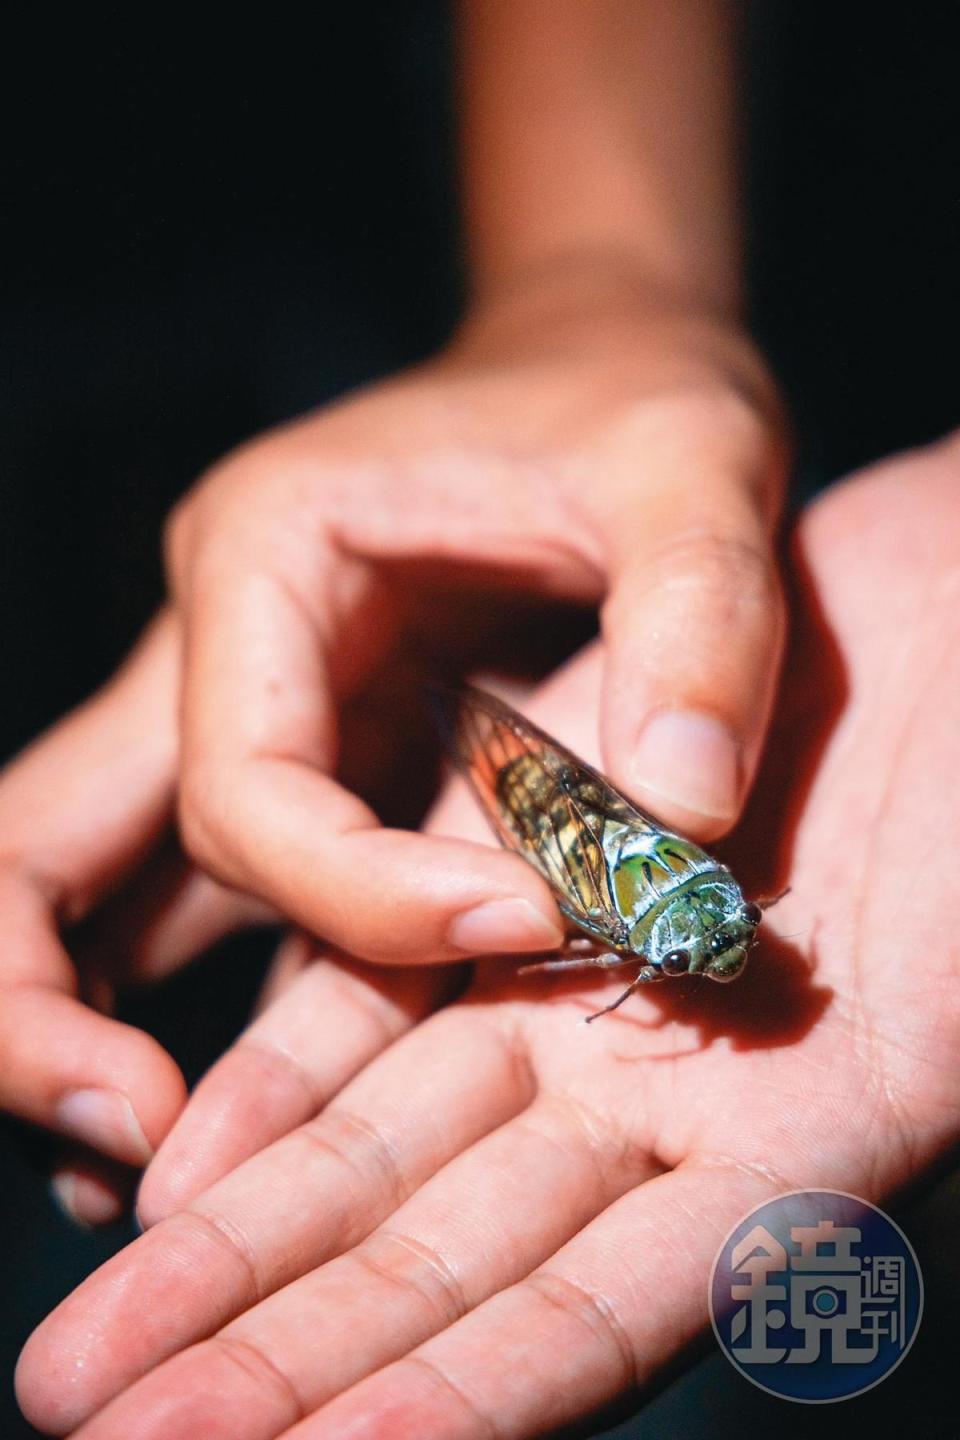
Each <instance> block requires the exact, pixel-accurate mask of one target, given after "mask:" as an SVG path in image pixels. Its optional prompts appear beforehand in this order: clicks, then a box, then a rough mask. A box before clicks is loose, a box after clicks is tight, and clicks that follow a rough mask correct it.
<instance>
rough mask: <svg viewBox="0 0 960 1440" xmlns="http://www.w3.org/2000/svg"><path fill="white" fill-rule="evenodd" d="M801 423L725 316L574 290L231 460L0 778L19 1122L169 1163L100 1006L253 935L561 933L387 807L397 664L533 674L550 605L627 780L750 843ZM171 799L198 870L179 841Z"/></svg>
mask: <svg viewBox="0 0 960 1440" xmlns="http://www.w3.org/2000/svg"><path fill="white" fill-rule="evenodd" d="M772 408H773V407H772V402H771V400H770V387H769V383H768V382H767V380H766V379H765V377H764V375H763V371H762V367H761V366H760V364H759V362H758V361H757V360H756V358H755V356H754V355H753V353H752V351H751V350H750V347H749V346H748V344H747V343H746V342H745V341H744V339H743V337H742V336H741V335H740V334H739V333H738V332H737V331H736V330H735V328H734V327H732V325H731V324H729V323H728V322H726V321H721V320H718V319H716V318H714V317H711V316H709V315H702V314H699V313H692V312H690V311H689V310H686V309H683V308H682V307H681V306H680V305H679V304H671V302H670V301H669V297H663V296H651V294H650V293H649V291H648V290H647V289H645V288H644V287H641V286H637V285H636V284H635V283H634V282H633V281H632V280H631V279H629V278H627V277H624V276H619V275H616V276H608V275H591V276H589V277H586V278H584V277H582V276H577V277H573V279H570V278H569V277H567V278H565V277H564V275H559V276H554V277H553V278H552V279H550V281H549V283H545V284H542V285H537V284H534V283H532V282H530V283H527V284H526V285H525V286H524V287H523V288H522V290H521V291H518V292H517V293H513V292H511V293H504V294H502V295H499V296H497V297H496V298H495V299H490V300H488V301H487V302H486V303H485V305H484V307H483V309H482V310H480V311H478V312H477V313H475V314H474V315H473V316H472V317H471V319H470V321H469V322H468V323H467V324H466V326H465V327H464V329H463V331H462V333H461V334H460V335H458V337H457V338H456V340H455V342H454V343H453V344H452V346H451V347H450V348H449V349H448V350H447V351H446V352H445V353H444V355H443V356H442V357H441V358H440V359H438V360H435V361H433V362H432V363H430V364H428V365H425V366H423V367H421V368H420V369H418V370H416V371H414V372H412V373H410V374H408V375H406V376H405V377H402V378H401V379H399V380H394V381H391V382H390V383H388V384H384V385H382V386H379V387H376V388H372V389H370V390H369V391H367V392H365V393H361V394H360V395H358V396H356V397H354V398H352V399H350V400H348V401H347V402H345V403H343V404H341V405H339V406H335V407H333V408H330V409H327V410H324V411H322V412H319V413H317V414H316V415H314V416H311V417H308V418H307V419H305V420H302V421H300V422H298V423H296V424H292V425H290V426H288V427H286V428H284V429H282V430H280V431H278V432H276V433H274V434H272V435H269V436H267V437H265V438H262V439H259V440H257V441H255V442H253V443H251V444H249V445H247V446H245V447H244V448H243V449H241V450H240V451H238V452H237V453H236V454H234V455H232V456H230V457H228V458H227V459H226V460H225V461H223V462H222V463H221V464H219V465H218V466H216V467H215V469H214V470H213V471H212V472H211V474H209V475H208V476H207V477H206V478H205V479H204V480H202V481H201V483H200V484H199V485H198V486H197V487H196V489H195V490H194V491H193V492H192V493H191V494H190V495H188V496H187V497H186V499H185V500H184V501H183V502H182V503H181V504H180V505H179V506H178V508H177V511H176V513H175V515H174V516H173V519H172V522H171V525H170V530H169V543H168V553H169V570H170V583H171V601H170V605H169V607H168V610H167V612H166V613H165V615H164V616H163V617H162V618H161V619H160V620H159V621H158V622H157V623H156V625H155V626H154V627H152V629H151V632H150V634H149V635H148V636H147V637H146V638H145V640H144V642H143V644H142V645H141V646H140V648H139V650H138V652H137V653H136V654H135V655H134V656H133V658H132V659H131V661H130V662H129V663H128V665H127V666H126V667H125V668H124V670H123V671H122V672H121V673H120V674H119V675H118V677H117V678H116V679H115V680H114V681H113V682H111V684H110V685H108V686H107V687H106V688H105V690H104V691H103V692H102V693H101V694H100V695H98V696H97V697H95V698H94V699H93V700H92V701H91V702H90V703H89V704H88V705H87V706H85V707H84V708H83V709H82V710H81V711H80V712H78V713H77V714H75V715H74V716H72V717H70V718H69V719H68V720H67V721H66V722H64V723H63V724H61V725H60V726H59V727H57V728H56V729H55V730H54V731H52V732H51V733H50V734H49V735H48V736H46V737H45V738H44V739H43V740H42V741H40V742H39V743H38V745H36V746H34V747H33V748H32V749H31V750H30V751H28V752H27V753H26V755H24V756H23V757H21V758H20V759H19V760H18V761H16V762H14V764H13V765H12V766H11V767H10V768H9V770H8V771H7V772H6V773H5V775H4V776H3V778H2V779H0V899H2V905H0V915H2V924H3V927H4V928H3V931H2V938H3V945H2V947H0V951H2V956H0V991H2V997H0V1105H3V1106H4V1107H6V1108H8V1109H10V1110H13V1111H15V1112H16V1113H17V1114H19V1115H21V1116H24V1117H25V1118H27V1119H29V1120H33V1121H36V1122H39V1123H41V1124H44V1125H47V1126H50V1127H52V1128H54V1129H56V1130H59V1131H60V1132H61V1133H63V1134H66V1135H69V1136H71V1137H73V1138H75V1139H78V1140H80V1141H81V1142H83V1143H84V1144H86V1145H88V1146H92V1147H94V1148H95V1149H97V1150H100V1151H101V1152H103V1153H104V1154H106V1155H108V1156H111V1157H113V1158H115V1159H117V1160H121V1161H125V1162H128V1163H131V1164H140V1163H142V1162H143V1161H144V1160H145V1159H146V1158H147V1157H148V1156H149V1154H150V1153H151V1151H152V1150H153V1149H154V1148H155V1147H156V1145H157V1143H158V1142H159V1141H160V1139H161V1138H162V1137H163V1135H164V1134H165V1133H166V1131H167V1130H168V1129H169V1126H170V1124H171V1123H172V1121H173V1119H174V1117H175V1116H176V1114H177V1113H178V1111H179V1109H180V1108H181V1106H182V1103H183V1099H184V1091H183V1082H182V1080H181V1078H180V1076H179V1074H178V1072H177V1069H176V1067H175V1066H174V1065H173V1063H172V1062H171V1061H170V1059H169V1057H167V1056H166V1055H165V1054H164V1053H163V1052H162V1051H161V1050H160V1048H159V1047H158V1046H157V1045H156V1044H155V1043H154V1042H153V1041H152V1040H150V1039H149V1037H147V1036H146V1035H144V1034H142V1033H140V1032H139V1031H137V1030H134V1029H132V1028H130V1027H126V1026H121V1025H120V1024H119V1023H118V1022H117V1021H115V1020H113V1019H110V1018H109V1017H108V1016H107V1015H105V1014H102V1013H99V1009H98V1008H97V1007H98V1006H99V1007H100V1008H105V1006H104V1001H105V999H106V997H107V996H108V994H109V990H110V986H111V985H112V983H113V982H114V981H116V980H118V979H119V980H120V981H123V982H126V981H129V980H131V979H135V978H144V977H151V976H155V975H157V974H159V973H162V972H163V971H164V970H167V969H170V968H171V967H172V966H174V965H176V964H179V963H181V962H182V961H183V960H184V959H186V958H188V957H189V956H191V955H192V954H194V953H196V952H197V951H198V950H199V949H202V948H203V946H204V945H205V944H208V943H209V942H210V941H212V940H213V939H215V938H217V937H218V936H219V935H220V934H222V933H223V932H224V931H226V930H229V929H231V928H233V927H235V926H237V925H239V924H242V923H247V922H248V921H249V920H250V919H252V918H262V917H263V916H265V915H269V914H275V913H276V912H277V911H280V912H282V913H283V914H284V915H286V916H292V917H293V918H294V919H295V920H296V921H298V922H300V923H301V924H302V925H303V926H304V927H305V928H306V929H307V930H309V931H310V932H311V933H313V934H316V935H319V936H322V937H323V938H324V939H326V940H328V941H331V942H333V943H334V944H337V945H339V946H341V947H344V948H346V949H348V950H349V951H350V952H351V953H352V954H354V955H357V956H360V957H363V958H367V959H371V958H372V959H376V960H379V961H389V962H393V963H397V962H405V961H415V962H417V963H420V962H423V961H438V960H446V961H451V960H456V959H459V958H462V957H464V956H466V955H471V954H477V953H489V952H497V951H509V952H514V951H521V950H527V951H532V950H542V949H545V948H549V947H551V946H552V945H553V944H555V943H556V942H557V941H558V939H559V938H560V933H561V932H560V927H559V917H558V913H557V910H556V907H555V904H554V902H553V899H552V897H551V895H550V893H549V891H548V890H547V888H546V886H545V885H544V883H543V882H542V880H541V879H540V878H539V876H537V875H536V874H535V872H534V871H533V870H531V869H530V868H529V867H527V866H526V865H524V864H523V863H522V862H521V861H520V860H519V859H518V858H517V857H515V856H512V855H509V854H507V853H505V852H500V851H497V850H495V849H491V848H490V847H489V846H488V845H483V846H481V845H477V844H474V843H468V842H466V841H463V840H459V839H451V838H444V839H441V838H438V837H429V836H426V835H423V834H417V833H414V832H412V831H405V830H387V829H384V828H381V826H380V824H379V823H378V819H377V815H376V814H375V812H374V809H373V808H371V806H370V804H368V803H367V800H368V799H370V798H371V797H375V796H376V795H377V793H381V794H382V793H383V792H384V791H386V792H387V793H388V794H389V795H395V794H396V792H397V791H398V790H399V789H400V788H401V784H402V781H403V779H404V774H403V772H404V770H405V769H406V770H409V769H410V765H411V762H410V760H409V758H408V757H409V756H410V754H411V753H414V754H415V756H416V760H415V763H414V766H413V768H414V769H426V768H427V766H428V762H427V761H426V760H424V759H423V758H422V754H421V752H420V751H414V752H411V749H410V746H409V724H408V723H407V722H408V720H409V714H408V708H407V704H406V700H405V698H404V697H405V695H406V694H407V693H408V692H409V689H410V688H411V687H410V686H408V687H407V689H404V688H403V687H402V686H401V685H400V679H399V677H400V675H401V673H405V674H406V676H407V678H408V679H411V678H412V679H413V680H419V679H421V678H422V665H423V662H424V659H425V658H426V659H427V660H429V661H435V660H436V659H437V657H438V656H440V657H442V660H443V663H444V664H445V665H446V666H447V668H448V669H449V670H450V671H452V672H453V673H456V672H457V671H459V670H463V669H465V668H466V667H468V666H469V665H472V664H474V663H475V662H476V661H477V659H478V658H479V657H480V656H481V654H482V652H483V644H484V639H485V638H486V639H487V640H490V641H491V643H492V644H493V647H494V649H495V651H496V653H497V654H498V656H499V657H500V659H501V660H502V661H503V662H504V663H509V662H510V660H511V659H514V660H517V659H526V658H528V657H524V656H521V655H520V654H519V653H518V652H519V651H520V649H521V645H520V641H519V639H518V636H517V633H516V632H517V630H518V629H520V628H522V627H521V626H520V625H519V623H518V621H517V615H518V613H519V611H520V610H521V609H522V604H521V599H522V597H523V596H524V595H526V596H530V597H536V598H537V600H538V603H539V602H542V601H543V600H544V599H548V600H549V601H550V602H556V601H558V600H563V601H573V602H578V603H579V602H585V603H588V604H602V605H603V623H604V636H605V639H604V646H605V653H606V656H607V660H606V664H605V680H604V684H605V687H606V689H605V701H604V706H603V715H604V755H605V761H606V763H607V765H608V767H609V768H610V769H611V770H612V772H613V774H614V775H615V776H617V777H618V778H619V779H620V780H621V782H622V783H623V784H624V785H625V786H627V788H629V789H630V790H631V792H632V793H633V794H634V795H636V796H637V798H638V799H640V800H645V801H647V803H648V804H651V805H654V806H655V808H656V809H657V810H659V811H660V812H661V813H664V814H666V815H668V816H670V817H671V818H674V819H676V820H677V821H678V823H683V824H685V825H686V826H687V827H688V828H690V829H691V830H693V831H695V832H697V833H699V834H704V835H709V834H715V833H717V832H718V831H719V830H721V829H722V828H723V827H724V826H726V825H728V824H729V823H730V822H731V821H732V820H733V818H734V816H735V815H736V813H737V810H738V807H739V805H740V803H741V800H742V797H743V794H744V791H745V788H746V786H747V785H748V783H749V780H750V776H751V773H752V769H753V766H754V763H755V759H756V755H757V751H758V748H759V745H760V742H761V738H762V732H763V729H764V724H765V718H766V713H767V708H768V702H769V697H770V693H771V690H772V686H773V681H774V675H775V671H776V665H777V658H778V648H779V639H780V628H781V616H780V605H779V589H778V583H777V579H776V575H775V571H774V565H773V561H772V557H771V549H770V535H771V530H772V527H773V524H774V520H775V515H776V510H777V505H778V492H779V473H778V472H779V455H780V451H779V442H778V440H777V437H776V431H775V425H774V424H773V422H772V421H771V418H770V413H771V411H772ZM478 595H479V596H481V597H482V598H481V599H479V600H478V598H477V597H478ZM504 597H506V603H504ZM505 614H506V615H507V616H512V617H513V619H512V620H511V621H510V622H509V623H508V624H507V625H506V628H504V623H503V617H504V615H505ZM498 627H499V628H498ZM491 632H492V633H491ZM515 652H517V653H515ZM385 676H386V679H385V678H384V677H385ZM416 723H419V725H420V729H421V732H422V730H423V725H424V722H423V718H422V716H419V715H418V716H417V717H416ZM401 734H402V735H403V736H404V739H403V741H402V743H401V742H400V741H399V740H398V736H400V735H401ZM351 749H352V751H353V753H354V754H355V755H356V754H359V755H360V756H361V762H360V764H359V766H357V765H354V764H352V763H351V760H350V755H349V754H348V752H349V751H350V750H351ZM361 790H362V791H363V792H364V794H365V796H366V798H365V799H361V798H360V791H361ZM175 809H177V810H178V811H179V824H180V832H181V837H182V840H183V843H184V845H185V847H186V851H187V854H188V857H189V858H188V859H184V857H183V856H181V855H177V854H170V853H166V854H161V855H159V856H157V855H156V854H155V853H154V851H155V848H156V846H157V844H158V843H159V842H160V840H161V839H162V837H163V836H164V835H166V833H167V829H168V827H169V826H170V825H171V823H172V820H173V818H174V810H175ZM124 886H126V887H127V892H128V893H126V894H125V896H124V899H123V901H122V903H115V904H114V905H113V908H110V909H108V910H106V911H105V912H104V910H103V907H104V905H105V904H106V903H107V902H109V901H110V900H111V897H114V896H115V892H116V891H117V889H118V887H121V888H123V887H124ZM246 896H250V897H252V898H251V899H247V898H245V897H246ZM80 922H82V923H83V928H84V935H83V936H78V935H77V933H76V927H77V925H78V924H79V923H80ZM91 997H92V998H93V1000H94V1002H95V1004H94V1006H93V1007H91V1006H90V1005H89V1004H88V1003H86V1002H87V1000H88V999H90V998H91ZM74 1178H76V1177H74ZM86 1198H87V1201H89V1204H87V1206H86V1208H87V1211H88V1213H89V1212H90V1211H91V1210H92V1211H94V1212H96V1211H97V1210H98V1206H100V1207H101V1208H102V1201H103V1197H102V1196H101V1197H100V1200H99V1201H98V1199H97V1196H96V1195H94V1196H93V1197H92V1198H91V1196H90V1195H89V1194H88V1195H87V1197H86ZM81 1199H83V1195H82V1194H81V1193H80V1192H77V1190H76V1185H74V1200H75V1202H76V1203H75V1207H74V1208H75V1209H78V1210H79V1209H81V1208H83V1207H82V1206H81V1205H80V1203H79V1202H80V1200H81ZM107 1202H108V1205H107V1208H108V1209H109V1195H108V1196H107Z"/></svg>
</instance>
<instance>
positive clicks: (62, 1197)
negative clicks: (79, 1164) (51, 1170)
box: [50, 1173, 87, 1229]
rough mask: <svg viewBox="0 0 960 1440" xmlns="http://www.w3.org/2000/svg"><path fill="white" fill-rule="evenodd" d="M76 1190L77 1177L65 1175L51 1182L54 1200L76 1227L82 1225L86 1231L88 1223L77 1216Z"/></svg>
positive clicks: (58, 1176) (55, 1176)
mask: <svg viewBox="0 0 960 1440" xmlns="http://www.w3.org/2000/svg"><path fill="white" fill-rule="evenodd" d="M76 1189H77V1179H76V1176H75V1175H71V1174H68V1173H64V1174H62V1175H54V1176H52V1178H51V1180H50V1190H51V1193H52V1194H53V1198H54V1200H55V1201H56V1202H57V1204H58V1205H59V1207H60V1209H61V1210H62V1211H63V1213H64V1214H65V1215H66V1217H67V1219H68V1220H72V1221H73V1223H74V1224H75V1225H82V1226H83V1228H84V1229H87V1222H86V1221H85V1220H81V1219H80V1216H79V1215H78V1214H77V1210H76V1200H75V1198H74V1197H75V1195H76Z"/></svg>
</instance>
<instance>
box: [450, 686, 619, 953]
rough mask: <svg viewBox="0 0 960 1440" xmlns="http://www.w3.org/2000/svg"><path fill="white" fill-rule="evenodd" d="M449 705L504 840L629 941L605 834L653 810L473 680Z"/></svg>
mask: <svg viewBox="0 0 960 1440" xmlns="http://www.w3.org/2000/svg"><path fill="white" fill-rule="evenodd" d="M456 699H457V700H458V701H459V704H458V706H457V708H456V710H455V711H452V709H451V707H450V706H447V707H446V708H447V716H448V720H449V721H450V725H449V727H448V728H449V730H450V737H451V742H452V744H451V748H452V750H453V753H454V758H455V759H456V761H457V763H458V765H459V768H460V770H461V771H462V772H463V774H464V775H465V776H466V778H467V780H468V782H469V784H470V785H471V787H472V789H473V791H474V793H475V794H476V796H477V798H478V800H479V801H480V804H481V806H482V808H483V810H484V812H485V813H486V815H487V818H488V819H489V821H490V823H491V825H492V826H493V828H494V830H495V831H496V833H497V834H498V836H499V837H500V839H501V841H502V842H503V843H504V844H505V845H507V846H509V847H510V848H511V849H514V850H517V851H519V852H520V853H521V854H522V855H524V856H525V857H526V859H527V860H529V862H530V863H531V864H532V865H534V866H535V867H536V869H537V870H539V871H540V874H541V875H543V877H544V879H545V880H546V881H547V882H548V884H549V885H550V886H551V887H552V888H553V890H554V892H555V893H556V895H557V898H558V901H559V903H560V907H561V909H562V910H563V911H564V912H565V913H566V914H567V915H568V916H569V917H570V919H571V920H573V921H574V922H575V923H576V924H577V925H580V926H581V927H582V928H583V929H585V930H588V931H590V933H592V934H594V935H597V936H599V937H601V938H602V939H603V940H604V941H606V942H607V943H608V944H610V945H613V946H619V947H622V946H624V945H626V943H627V938H628V929H627V926H626V923H625V921H624V917H623V916H622V915H621V913H620V911H619V910H618V908H617V905H616V902H615V899H614V893H613V887H612V884H611V877H610V871H609V866H608V863H607V858H606V854H605V850H604V837H605V833H606V831H607V827H608V826H611V825H615V826H617V827H618V828H621V827H623V826H624V825H630V826H636V825H637V824H640V825H644V824H645V823H647V822H646V817H644V816H642V815H641V813H640V812H639V811H638V810H637V809H636V807H635V806H633V805H631V804H630V802H629V801H628V800H627V799H626V798H625V797H624V796H623V795H620V794H619V793H618V791H616V790H615V789H614V788H613V787H612V786H611V785H610V784H609V783H608V782H607V781H606V780H604V779H603V777H602V776H600V775H598V774H597V773H596V771H594V770H592V769H591V768H590V767H589V766H588V765H585V764H584V762H583V761H582V760H579V759H578V758H577V757H576V756H575V755H573V754H572V753H571V752H570V751H569V750H567V749H566V748H565V746H563V745H561V744H560V742H559V741H558V740H555V739H553V737H552V736H550V735H548V734H546V732H545V731H543V730H541V729H539V727H538V726H536V725H534V724H532V723H531V721H529V720H527V719H525V718H524V716H522V715H520V714H518V712H517V711H516V710H513V709H512V708H511V707H510V706H509V705H507V704H505V703H504V702H503V701H502V700H498V699H497V698H496V697H495V696H493V695H489V694H487V692H486V691H484V690H478V689H476V688H474V687H467V688H464V689H463V690H462V691H459V692H457V696H456Z"/></svg>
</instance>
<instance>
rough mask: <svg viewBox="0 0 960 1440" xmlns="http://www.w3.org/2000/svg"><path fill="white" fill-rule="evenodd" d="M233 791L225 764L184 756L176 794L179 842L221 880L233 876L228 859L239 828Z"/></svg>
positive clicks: (201, 865)
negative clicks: (231, 796) (233, 802)
mask: <svg viewBox="0 0 960 1440" xmlns="http://www.w3.org/2000/svg"><path fill="white" fill-rule="evenodd" d="M232 790H233V786H232V783H231V779H230V777H229V776H228V775H227V774H226V773H225V772H224V769H223V767H222V766H220V765H218V764H214V763H211V762H210V761H208V760H204V759H199V758H195V757H188V758H185V760H184V762H183V765H182V768H181V775H180V784H179V789H178V794H177V820H178V828H179V832H180V841H181V844H182V845H183V848H184V850H185V851H186V852H187V854H188V855H189V857H190V858H191V859H192V860H194V861H195V862H196V863H197V864H198V865H199V866H200V867H201V868H202V869H204V870H206V871H208V873H210V874H212V875H217V876H219V877H220V878H222V879H231V878H232V866H231V865H230V864H229V858H228V857H229V856H230V854H231V852H232V850H233V848H234V847H233V843H232V842H233V837H234V834H235V830H236V817H235V815H234V814H233V807H232V806H231V803H230V795H231V793H232Z"/></svg>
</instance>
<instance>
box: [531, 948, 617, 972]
mask: <svg viewBox="0 0 960 1440" xmlns="http://www.w3.org/2000/svg"><path fill="white" fill-rule="evenodd" d="M636 960H637V957H636V955H633V954H629V953H628V954H626V955H623V954H620V953H619V952H618V951H615V950H607V951H604V953H603V954H602V955H582V954H581V955H571V956H570V957H569V959H567V960H538V961H537V963H536V965H521V966H520V968H519V970H518V971H517V974H518V975H532V974H533V972H534V971H535V970H614V969H616V967H617V966H618V965H630V964H631V963H632V964H636Z"/></svg>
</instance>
